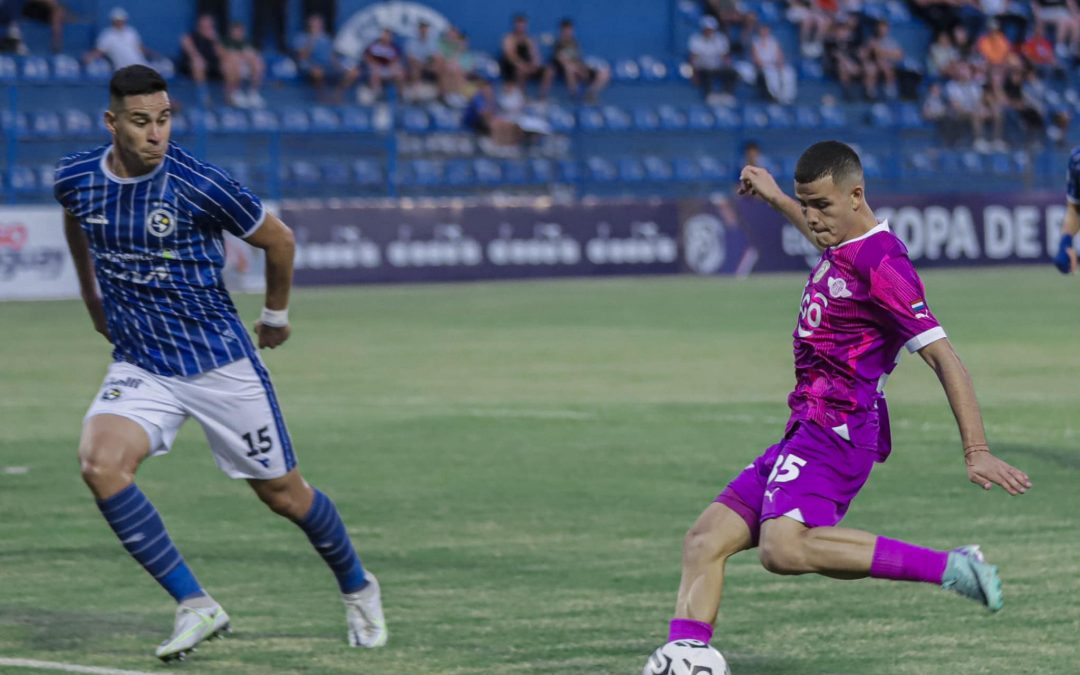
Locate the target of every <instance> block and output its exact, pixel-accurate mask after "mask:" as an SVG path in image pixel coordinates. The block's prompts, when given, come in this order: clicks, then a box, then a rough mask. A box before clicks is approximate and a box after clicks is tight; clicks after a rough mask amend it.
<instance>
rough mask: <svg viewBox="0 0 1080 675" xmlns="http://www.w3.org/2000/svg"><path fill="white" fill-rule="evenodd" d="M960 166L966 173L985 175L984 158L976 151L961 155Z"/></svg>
mask: <svg viewBox="0 0 1080 675" xmlns="http://www.w3.org/2000/svg"><path fill="white" fill-rule="evenodd" d="M960 164H961V166H963V167H964V171H965V172H966V173H969V174H972V173H985V169H984V167H983V156H982V155H981V154H979V153H977V152H975V151H974V150H968V151H967V152H963V153H961V154H960Z"/></svg>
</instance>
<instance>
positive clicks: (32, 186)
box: [8, 164, 38, 192]
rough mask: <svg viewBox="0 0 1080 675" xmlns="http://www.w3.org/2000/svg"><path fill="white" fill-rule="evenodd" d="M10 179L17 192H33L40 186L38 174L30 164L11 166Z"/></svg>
mask: <svg viewBox="0 0 1080 675" xmlns="http://www.w3.org/2000/svg"><path fill="white" fill-rule="evenodd" d="M8 179H9V180H10V181H11V188H12V189H13V190H15V191H17V192H32V191H34V190H36V189H37V188H38V181H37V175H36V174H35V173H34V170H33V169H31V168H30V167H28V166H22V165H18V164H17V165H15V166H13V167H10V169H9V173H8Z"/></svg>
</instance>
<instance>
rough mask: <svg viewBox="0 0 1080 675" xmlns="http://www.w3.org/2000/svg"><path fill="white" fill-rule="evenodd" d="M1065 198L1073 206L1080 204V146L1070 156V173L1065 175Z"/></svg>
mask: <svg viewBox="0 0 1080 675" xmlns="http://www.w3.org/2000/svg"><path fill="white" fill-rule="evenodd" d="M1065 197H1066V198H1067V199H1068V200H1069V202H1071V203H1073V204H1080V146H1077V147H1075V148H1073V151H1072V154H1071V155H1069V172H1068V173H1067V174H1066V175H1065Z"/></svg>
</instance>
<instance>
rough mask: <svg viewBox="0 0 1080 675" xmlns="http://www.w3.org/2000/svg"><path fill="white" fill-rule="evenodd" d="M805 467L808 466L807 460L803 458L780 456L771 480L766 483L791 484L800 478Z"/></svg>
mask: <svg viewBox="0 0 1080 675" xmlns="http://www.w3.org/2000/svg"><path fill="white" fill-rule="evenodd" d="M804 466H806V460H805V459H803V458H802V457H796V456H795V455H791V454H788V455H778V456H777V457H776V464H773V470H772V473H770V474H769V480H767V481H765V484H766V485H768V484H770V483H790V482H791V481H793V480H795V479H796V478H798V477H799V469H801V468H802V467H804Z"/></svg>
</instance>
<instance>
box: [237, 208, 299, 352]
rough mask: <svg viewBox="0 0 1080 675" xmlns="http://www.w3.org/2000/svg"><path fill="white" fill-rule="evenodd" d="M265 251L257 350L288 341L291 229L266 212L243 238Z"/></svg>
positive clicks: (293, 247)
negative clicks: (255, 226)
mask: <svg viewBox="0 0 1080 675" xmlns="http://www.w3.org/2000/svg"><path fill="white" fill-rule="evenodd" d="M246 241H247V243H249V244H251V245H252V246H254V247H256V248H261V249H262V250H263V251H265V252H266V301H265V303H264V304H263V312H262V316H261V317H260V319H259V321H258V322H256V324H255V334H256V335H258V337H259V349H262V348H263V347H269V348H270V349H273V348H274V347H277V346H278V345H280V344H281V343H283V342H285V341H286V340H288V339H289V333H290V332H291V329H290V328H289V313H288V310H289V291H290V290H291V289H292V275H293V258H294V257H295V255H296V240H295V239H294V238H293V233H292V230H290V229H289V227H288V226H287V225H286V224H285V223H283V222H281V219H279V218H278V217H277V216H275V215H274V214H272V213H270V212H269V211H267V212H266V217H265V218H264V219H263V223H262V225H260V226H259V228H258V229H257V230H255V231H254V232H252V233H251V234H250V235H249V236H248V237H247V239H246Z"/></svg>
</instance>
